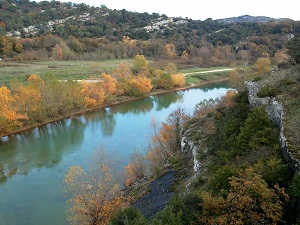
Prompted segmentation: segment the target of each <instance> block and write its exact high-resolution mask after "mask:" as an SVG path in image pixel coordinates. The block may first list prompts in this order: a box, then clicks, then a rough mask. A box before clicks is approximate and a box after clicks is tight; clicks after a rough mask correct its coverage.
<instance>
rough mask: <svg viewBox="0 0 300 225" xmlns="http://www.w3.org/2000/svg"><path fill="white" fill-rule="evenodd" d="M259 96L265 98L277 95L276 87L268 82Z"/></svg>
mask: <svg viewBox="0 0 300 225" xmlns="http://www.w3.org/2000/svg"><path fill="white" fill-rule="evenodd" d="M257 96H258V97H259V98H264V97H275V96H276V89H275V87H273V86H271V85H269V84H267V85H266V86H264V87H263V88H262V89H261V90H260V91H259V92H258V93H257Z"/></svg>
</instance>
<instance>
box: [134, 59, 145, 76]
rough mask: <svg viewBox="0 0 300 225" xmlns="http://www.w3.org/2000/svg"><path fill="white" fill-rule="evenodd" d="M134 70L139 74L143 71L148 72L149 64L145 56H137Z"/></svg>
mask: <svg viewBox="0 0 300 225" xmlns="http://www.w3.org/2000/svg"><path fill="white" fill-rule="evenodd" d="M133 69H134V71H135V72H136V73H137V74H138V73H140V72H142V71H148V62H147V60H146V58H145V56H143V55H136V56H135V57H134V61H133Z"/></svg>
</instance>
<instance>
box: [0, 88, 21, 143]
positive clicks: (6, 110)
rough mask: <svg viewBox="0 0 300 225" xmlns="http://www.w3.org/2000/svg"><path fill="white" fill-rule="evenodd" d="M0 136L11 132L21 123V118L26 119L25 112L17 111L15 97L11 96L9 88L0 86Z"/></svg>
mask: <svg viewBox="0 0 300 225" xmlns="http://www.w3.org/2000/svg"><path fill="white" fill-rule="evenodd" d="M0 105H1V107H0V137H2V136H4V135H7V134H9V133H11V132H13V131H14V130H15V129H16V128H19V127H21V126H22V125H23V123H22V120H25V119H27V116H26V114H22V113H18V112H17V110H16V108H15V107H14V105H15V99H14V98H13V97H12V96H11V93H10V90H9V89H8V88H7V87H4V86H2V87H1V88H0Z"/></svg>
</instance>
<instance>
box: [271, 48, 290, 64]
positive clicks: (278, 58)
mask: <svg viewBox="0 0 300 225" xmlns="http://www.w3.org/2000/svg"><path fill="white" fill-rule="evenodd" d="M289 59H290V57H289V55H288V54H287V51H286V50H278V51H277V52H275V54H274V61H275V64H276V65H278V64H280V63H286V62H288V61H289Z"/></svg>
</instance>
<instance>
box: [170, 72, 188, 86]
mask: <svg viewBox="0 0 300 225" xmlns="http://www.w3.org/2000/svg"><path fill="white" fill-rule="evenodd" d="M171 78H172V84H173V87H184V85H185V76H184V74H183V73H178V74H173V75H171Z"/></svg>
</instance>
